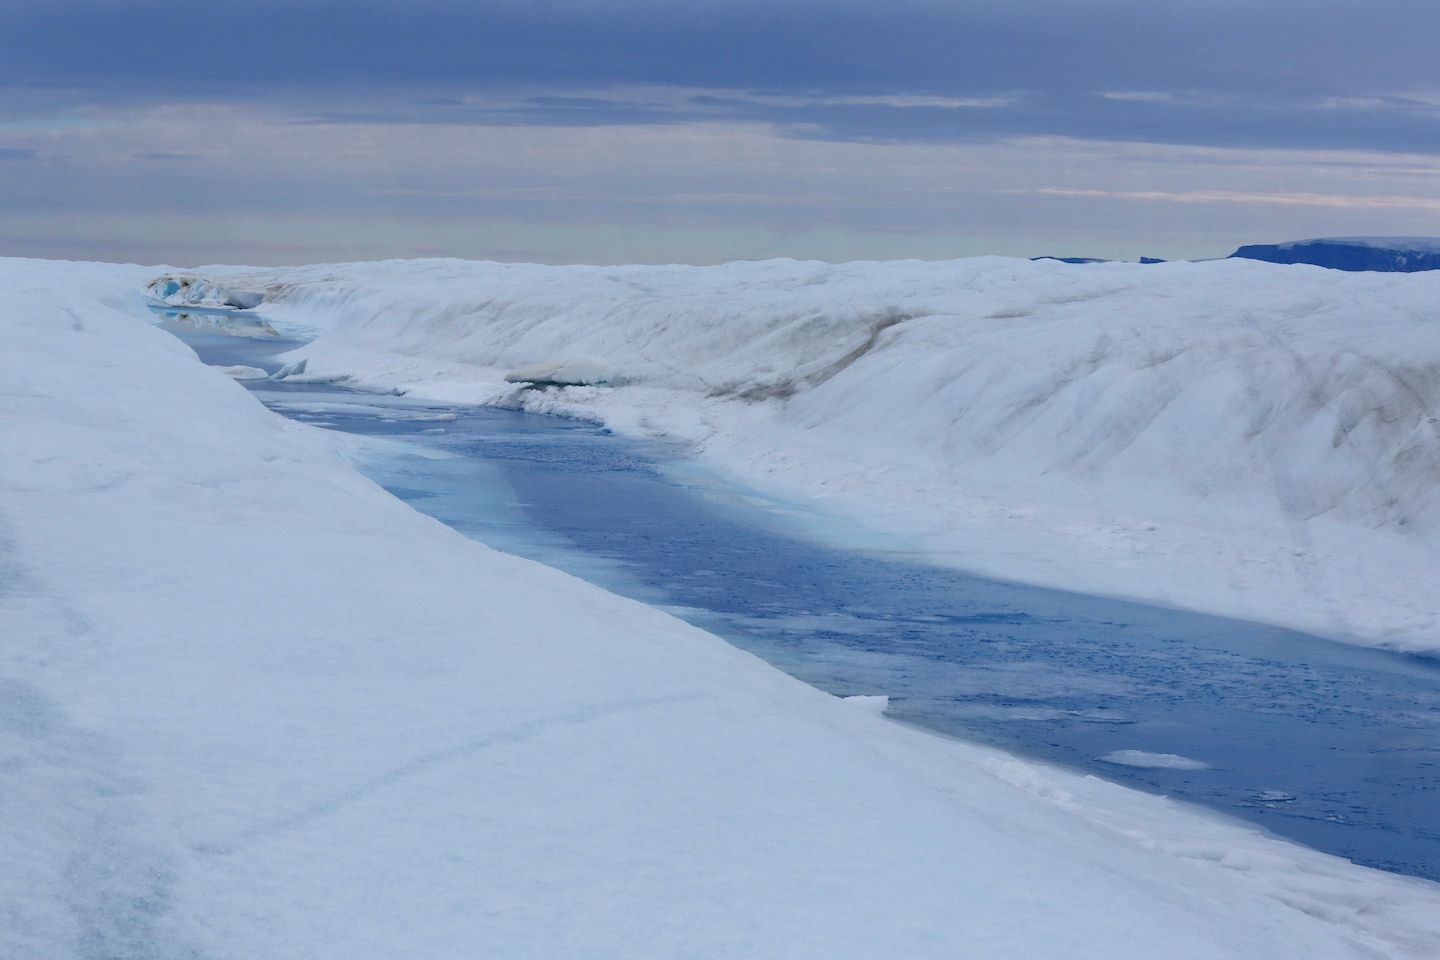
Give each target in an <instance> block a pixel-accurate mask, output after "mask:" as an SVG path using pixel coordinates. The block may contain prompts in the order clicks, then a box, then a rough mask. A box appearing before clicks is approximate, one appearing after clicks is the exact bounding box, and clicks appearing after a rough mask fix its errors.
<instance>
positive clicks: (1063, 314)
mask: <svg viewBox="0 0 1440 960" xmlns="http://www.w3.org/2000/svg"><path fill="white" fill-rule="evenodd" d="M221 275H222V276H230V277H233V279H234V282H239V283H244V284H247V285H250V286H267V287H269V288H270V291H271V293H270V296H271V300H272V301H273V302H271V303H268V304H267V305H266V315H267V317H269V318H271V319H272V320H273V321H274V322H275V323H277V324H279V325H281V326H287V325H288V326H289V327H292V328H304V329H308V330H324V329H325V328H327V327H328V332H324V333H322V334H321V335H320V338H319V339H318V340H317V341H316V342H315V343H313V344H311V345H309V346H307V347H305V348H303V349H301V350H299V351H296V353H295V354H294V356H295V357H302V356H303V357H305V358H308V360H309V361H310V363H309V367H308V371H309V375H312V376H314V377H316V378H319V379H329V378H334V377H344V376H349V377H351V378H353V379H354V380H355V381H356V382H358V383H360V384H364V385H369V386H373V387H376V388H380V389H387V390H388V389H391V388H394V387H403V388H404V389H407V390H410V391H412V392H413V393H415V394H416V395H417V396H426V397H432V398H438V399H448V400H459V401H475V402H505V403H515V404H519V405H521V406H524V407H527V408H529V409H533V410H537V411H543V412H552V413H564V414H569V415H576V416H584V417H592V418H595V419H599V420H602V421H604V422H605V423H607V424H608V425H610V426H612V427H613V428H616V429H618V430H623V431H629V432H635V433H648V434H659V435H664V436H668V437H672V438H678V439H681V440H684V441H688V442H689V443H691V444H693V446H694V448H695V450H696V451H697V452H698V453H699V454H700V455H701V457H702V459H703V461H704V462H705V463H707V464H709V465H711V466H712V467H715V468H716V469H718V470H719V471H721V472H723V473H724V474H726V475H727V476H728V477H730V478H731V479H732V480H736V481H739V482H741V483H743V484H745V485H749V486H751V487H754V488H758V489H761V490H764V491H766V492H768V493H770V494H772V495H778V496H780V497H782V498H787V499H791V500H795V501H803V502H805V503H808V504H812V505H816V506H818V507H819V508H820V510H821V512H822V513H827V514H830V515H835V516H841V517H846V518H849V519H851V520H853V521H857V522H858V523H859V524H862V525H864V527H865V528H866V529H867V530H869V531H874V532H878V533H881V534H883V535H884V538H883V539H884V545H885V546H887V547H889V548H893V547H896V546H897V545H898V546H900V547H902V548H906V549H912V550H916V551H919V552H921V553H922V554H924V555H926V556H928V557H929V558H931V559H933V560H936V561H939V562H943V563H948V564H951V565H953V566H956V567H960V568H963V569H967V570H972V571H976V572H979V573H984V574H989V575H993V576H998V577H1003V578H1009V579H1015V580H1021V581H1027V582H1031V583H1038V584H1043V585H1048V586H1055V587H1061V588H1067V589H1073V590H1078V591H1083V592H1088V593H1097V594H1106V595H1114V596H1123V597H1130V598H1136V599H1141V600H1145V601H1149V602H1154V603H1159V604H1163V605H1169V606H1176V607H1183V608H1188V609H1194V610H1202V611H1207V612H1213V613H1220V614H1226V615H1231V616H1237V617H1241V618H1245V619H1250V620H1257V621H1262V622H1268V623H1275V624H1280V625H1283V626H1290V627H1296V628H1300V629H1304V630H1307V631H1311V632H1315V633H1319V634H1323V635H1326V636H1330V637H1334V638H1337V639H1343V640H1350V641H1358V642H1362V643H1369V644H1375V645H1381V646H1389V647H1393V648H1397V649H1404V650H1411V651H1432V652H1433V651H1437V650H1440V577H1437V576H1435V570H1436V569H1437V568H1440V484H1437V483H1436V480H1435V478H1436V476H1437V475H1440V420H1437V415H1440V306H1437V305H1440V274H1413V275H1376V274H1345V273H1339V272H1335V271H1330V270H1322V269H1319V268H1312V267H1303V266H1296V267H1277V266H1273V265H1268V264H1262V263H1257V262H1251V261H1244V260H1225V261H1215V262H1206V263H1169V264H1152V265H1144V266H1142V265H1138V264H1127V263H1105V264H1091V265H1087V266H1085V267H1083V268H1077V267H1073V266H1068V265H1065V264H1060V263H1055V262H1053V261H1052V262H1047V261H1041V262H1029V261H1023V260H1009V259H1000V258H981V259H974V260H964V261H957V262H950V263H920V262H896V263H854V264H843V265H827V264H822V263H801V262H794V261H770V262H763V263H736V264H729V265H725V266H719V267H706V268H696V267H678V266H672V267H624V268H598V267H543V266H534V265H508V264H487V263H467V262H462V261H411V262H389V263H374V264H355V265H349V266H326V267H313V268H303V269H289V270H284V271H281V272H273V271H272V272H265V273H257V272H254V271H250V272H244V271H238V270H236V271H231V272H229V273H228V274H227V273H224V272H223V271H222V272H221ZM577 354H583V355H588V356H591V357H594V358H597V359H596V360H595V361H594V362H595V363H597V364H600V363H603V364H605V365H606V366H607V368H608V369H610V370H611V371H612V373H613V374H614V375H615V376H617V377H623V378H624V380H625V381H626V383H627V384H628V385H626V386H621V387H612V388H593V387H566V388H563V389H556V388H549V389H546V390H544V391H538V390H531V391H525V392H516V390H515V388H514V387H512V386H510V385H508V384H505V383H504V382H503V377H504V374H505V372H506V371H509V370H512V369H514V368H516V367H522V366H526V365H529V364H535V363H540V362H545V361H546V360H547V359H549V358H554V357H564V356H572V355H577ZM817 532H818V533H820V534H822V535H824V534H827V533H829V532H830V531H829V530H827V529H826V528H825V527H824V525H820V526H819V527H818V528H817Z"/></svg>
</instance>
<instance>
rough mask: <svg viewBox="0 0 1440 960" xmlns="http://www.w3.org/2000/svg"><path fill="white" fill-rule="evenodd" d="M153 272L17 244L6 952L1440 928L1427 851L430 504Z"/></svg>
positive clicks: (5, 379) (1167, 942) (521, 949)
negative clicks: (516, 545) (995, 723)
mask: <svg viewBox="0 0 1440 960" xmlns="http://www.w3.org/2000/svg"><path fill="white" fill-rule="evenodd" d="M137 273H138V271H137V270H136V269H135V268H122V267H110V266H103V265H76V264H48V263H37V262H34V261H0V280H3V281H4V282H3V283H0V290H3V291H4V292H3V294H0V296H3V301H0V322H3V323H4V324H5V326H6V343H7V350H6V351H5V352H4V353H3V355H0V383H3V384H4V385H5V387H4V389H5V391H6V403H7V413H9V414H10V416H9V417H8V418H7V430H8V431H11V437H10V440H11V444H10V449H11V451H12V456H9V457H6V458H4V460H3V461H0V486H3V489H4V490H5V498H4V500H3V530H0V536H3V538H4V541H5V549H4V555H5V557H6V570H5V575H4V590H5V593H4V601H5V602H4V604H3V606H0V618H3V621H0V627H3V629H0V636H3V637H4V638H6V641H5V643H4V644H3V646H0V657H3V658H0V668H3V674H4V676H5V677H6V684H7V687H6V689H7V698H6V700H5V704H6V712H5V714H4V718H5V723H4V725H3V729H0V737H3V740H0V743H3V745H4V749H5V751H6V763H7V790H6V791H5V793H4V794H3V795H0V826H3V829H4V830H5V832H6V834H7V842H6V843H5V845H4V846H3V849H5V850H7V851H16V853H14V854H9V855H7V858H6V859H7V867H8V869H7V870H5V871H0V896H3V900H4V902H5V903H6V905H7V911H6V914H5V916H6V920H5V926H4V928H3V929H0V937H3V938H4V939H3V952H4V953H5V955H7V956H14V957H20V958H27V960H28V958H32V957H34V958H40V957H45V958H53V957H57V956H60V957H65V956H76V957H80V956H95V955H106V956H127V955H128V956H151V957H196V956H201V957H241V956H245V957H250V956H265V957H270V958H300V957H305V958H319V957H337V958H339V957H345V958H347V960H350V958H363V957H393V956H396V955H399V954H411V955H425V956H430V957H448V956H454V957H468V956H473V955H474V953H475V951H476V950H486V951H490V952H494V953H497V954H502V955H505V956H507V957H554V956H560V955H574V954H578V953H586V954H589V955H597V956H625V957H657V958H659V957H674V956H678V955H684V956H708V957H724V956H733V957H754V956H759V955H780V956H794V957H805V956H811V957H827V958H831V957H857V958H858V957H873V956H876V955H879V954H881V953H895V952H900V953H905V954H906V955H908V956H915V957H931V956H933V957H947V958H949V957H953V956H955V955H956V954H957V953H970V954H974V955H977V956H985V957H995V958H1006V957H1014V958H1022V957H1035V956H1066V957H1074V958H1087V957H1093V958H1097V960H1098V958H1113V957H1116V956H1127V955H1128V956H1151V955H1161V954H1163V955H1166V956H1172V957H1181V958H1184V957H1194V958H1197V960H1198V958H1205V960H1211V958H1217V957H1236V958H1240V957H1245V958H1250V957H1254V956H1257V955H1264V956H1267V957H1277V958H1283V957H1296V958H1299V957H1304V958H1316V957H1320V958H1325V957H1397V956H1400V957H1403V956H1409V957H1417V958H1419V957H1429V956H1433V955H1434V953H1435V950H1436V947H1437V945H1440V910H1437V907H1440V895H1437V889H1436V887H1435V886H1434V885H1431V884H1425V883H1421V882H1417V881H1409V880H1405V879H1404V878H1397V877H1393V876H1389V875H1385V874H1381V873H1378V872H1375V871H1369V870H1364V869H1361V868H1356V867H1354V866H1352V865H1349V864H1346V863H1343V862H1341V861H1338V860H1336V859H1334V858H1330V857H1325V856H1323V855H1319V854H1315V853H1313V852H1311V851H1306V850H1304V849H1301V848H1297V847H1294V846H1291V845H1288V844H1284V843H1280V842H1277V841H1274V840H1272V839H1268V838H1266V837H1263V836H1261V835H1259V834H1257V833H1255V832H1254V831H1249V830H1245V829H1242V828H1239V827H1237V826H1236V825H1234V824H1232V823H1228V822H1223V821H1219V820H1215V819H1212V818H1209V817H1205V816H1203V815H1200V814H1197V813H1196V812H1194V811H1191V810H1187V809H1184V808H1181V807H1178V806H1177V805H1174V804H1171V803H1168V802H1166V801H1164V800H1162V799H1158V798H1154V797H1147V796H1143V795H1138V794H1134V793H1132V792H1130V791H1126V790H1123V789H1121V788H1118V787H1114V786H1113V785H1110V784H1106V783H1104V782H1102V781H1098V780H1094V779H1093V778H1085V777H1077V776H1074V775H1072V774H1067V773H1064V772H1061V771H1055V770H1050V769H1046V768H1044V767H1040V766H1037V765H1035V764H1029V763H1024V762H1021V761H1018V760H1016V759H1014V758H1010V757H1006V756H1004V755H1003V754H999V753H997V752H995V751H990V750H985V749H981V748H977V747H973V746H968V745H965V744H962V743H956V742H953V741H949V740H944V739H941V738H935V737H928V736H925V735H922V734H918V733H915V732H913V731H909V730H905V729H902V728H899V727H897V726H895V725H894V724H890V723H887V722H885V721H884V720H882V719H880V718H877V717H875V716H873V710H871V709H856V707H855V706H854V705H852V704H850V703H847V702H844V701H839V700H836V699H835V698H832V697H828V696H826V695H823V694H820V693H819V692H817V691H814V690H812V689H810V688H808V687H805V686H804V685H802V684H800V683H798V682H796V681H793V680H790V679H789V678H787V677H784V676H783V675H780V674H779V673H777V672H776V671H774V670H771V669H770V668H768V667H765V666H764V665H763V664H760V663H759V662H758V661H756V660H754V659H753V658H751V657H748V656H746V655H744V654H741V653H739V652H738V651H735V650H734V649H733V648H730V647H728V646H727V645H726V644H724V643H722V642H720V641H718V640H717V639H715V638H713V637H711V636H709V635H706V634H704V633H702V632H700V631H697V630H695V629H693V628H690V627H687V626H686V625H684V624H682V623H680V622H679V621H676V620H674V619H672V618H670V617H668V616H666V615H664V614H662V613H659V612H658V611H654V610H651V609H649V608H646V607H644V606H642V605H639V604H635V603H632V602H628V601H624V600H621V599H619V598H616V597H613V596H611V595H608V594H605V593H603V592H602V591H599V590H597V589H595V588H593V587H590V586H589V585H586V584H584V583H582V582H580V581H576V580H574V579H572V578H569V577H566V576H563V575H561V574H558V573H556V572H554V571H551V570H549V569H547V568H544V567H540V566H538V565H535V564H530V563H526V562H524V561H520V560H516V559H514V558H511V557H506V556H504V555H500V554H497V553H495V552H493V551H490V550H487V549H486V548H484V547H483V546H480V545H477V544H475V543H473V542H470V541H468V540H466V539H464V538H463V537H461V536H459V535H458V534H455V533H453V532H452V531H449V530H447V529H445V528H443V527H442V526H440V525H439V524H436V523H434V522H432V521H429V520H427V519H425V518H423V517H421V516H419V515H418V514H416V513H414V511H412V510H410V509H409V508H407V507H405V506H404V505H403V504H400V503H399V502H398V501H396V500H394V499H393V498H391V497H389V496H388V495H386V494H384V493H383V491H380V490H379V489H378V488H376V487H375V486H374V485H373V484H371V483H369V482H368V481H365V480H364V479H363V478H361V477H359V476H358V475H357V474H355V473H354V472H353V471H352V470H351V469H350V468H348V467H347V466H346V465H345V464H344V463H343V462H342V461H341V460H340V459H338V458H337V457H336V456H335V454H334V452H333V450H332V449H330V448H329V447H328V446H327V441H325V440H322V439H321V438H320V437H317V436H316V435H315V432H314V431H310V430H307V429H305V428H302V427H299V426H297V425H293V424H289V423H286V422H285V421H283V420H281V419H280V418H278V417H276V416H274V415H273V414H270V413H269V412H267V411H265V410H263V408H261V407H260V405H259V404H257V403H255V401H254V400H253V398H251V397H250V396H249V395H248V394H246V393H245V392H244V391H243V388H241V387H239V386H238V385H236V384H234V383H231V382H229V381H228V380H227V379H226V378H225V377H224V376H223V375H222V374H220V373H219V372H218V371H216V370H210V369H206V368H204V367H203V366H201V365H200V364H198V363H196V362H195V360H194V357H193V355H191V354H189V352H188V351H187V350H185V349H184V348H183V347H181V346H180V345H179V344H178V343H175V342H174V341H171V340H169V339H168V338H167V337H166V335H164V334H162V333H160V332H159V331H155V330H153V329H147V328H146V327H145V321H144V320H143V319H141V318H140V317H139V316H138V314H139V313H140V312H141V307H140V304H139V302H138V301H137V300H136V298H135V297H134V296H133V295H127V294H126V293H125V291H126V289H127V287H133V285H134V284H136V283H137V282H143V280H144V279H148V277H147V278H142V277H139V276H138V275H137ZM397 598H404V602H403V603H402V602H397ZM867 706H868V705H867ZM737 838H743V842H737Z"/></svg>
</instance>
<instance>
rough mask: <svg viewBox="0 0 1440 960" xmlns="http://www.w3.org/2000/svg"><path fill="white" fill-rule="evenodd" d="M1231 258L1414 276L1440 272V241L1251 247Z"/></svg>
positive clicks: (1350, 240)
mask: <svg viewBox="0 0 1440 960" xmlns="http://www.w3.org/2000/svg"><path fill="white" fill-rule="evenodd" d="M1230 256H1231V257H1239V258H1240V259H1242V260H1264V261H1266V262H1268V263H1310V264H1314V265H1315V266H1317V267H1329V268H1331V269H1332V270H1378V271H1385V272H1389V273H1414V272H1415V271H1417V270H1440V238H1436V237H1329V238H1326V239H1321V240H1295V241H1292V242H1290V243H1252V244H1247V245H1246V246H1243V247H1241V248H1240V249H1239V250H1236V251H1235V252H1234V253H1232V254H1230Z"/></svg>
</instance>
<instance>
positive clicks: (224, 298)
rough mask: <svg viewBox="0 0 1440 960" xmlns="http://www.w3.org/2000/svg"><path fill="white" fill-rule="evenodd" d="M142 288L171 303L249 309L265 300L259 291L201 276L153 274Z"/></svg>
mask: <svg viewBox="0 0 1440 960" xmlns="http://www.w3.org/2000/svg"><path fill="white" fill-rule="evenodd" d="M145 290H146V292H147V293H149V294H150V295H151V296H152V297H154V298H155V299H157V300H161V301H164V302H165V303H168V304H171V305H172V306H177V307H178V306H206V307H234V308H235V309H236V310H249V309H251V308H253V307H258V306H259V305H260V304H261V303H263V302H264V301H265V294H264V292H263V291H258V290H241V289H238V288H235V287H227V286H223V285H220V284H217V283H215V282H213V281H211V280H207V279H205V278H204V277H195V276H187V275H183V274H166V275H165V276H163V277H156V278H155V279H154V280H151V281H150V283H149V284H147V285H146V287H145Z"/></svg>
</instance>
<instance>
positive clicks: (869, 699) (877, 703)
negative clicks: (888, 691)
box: [840, 694, 890, 717]
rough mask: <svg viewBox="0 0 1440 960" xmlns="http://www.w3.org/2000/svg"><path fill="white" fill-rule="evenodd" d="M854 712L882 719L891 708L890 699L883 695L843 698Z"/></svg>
mask: <svg viewBox="0 0 1440 960" xmlns="http://www.w3.org/2000/svg"><path fill="white" fill-rule="evenodd" d="M840 699H841V700H843V701H844V702H845V704H846V705H847V706H849V707H850V708H851V709H852V710H859V711H861V712H863V713H873V714H874V715H875V716H877V717H880V716H884V715H885V711H886V710H887V709H889V707H890V698H889V697H887V696H885V695H884V694H881V695H879V696H859V697H841V698H840Z"/></svg>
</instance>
